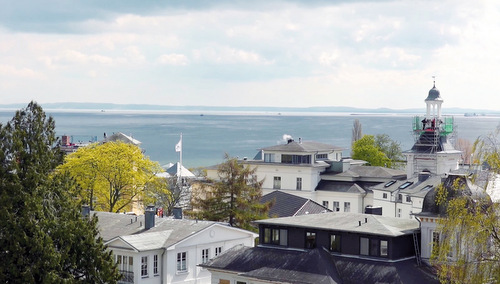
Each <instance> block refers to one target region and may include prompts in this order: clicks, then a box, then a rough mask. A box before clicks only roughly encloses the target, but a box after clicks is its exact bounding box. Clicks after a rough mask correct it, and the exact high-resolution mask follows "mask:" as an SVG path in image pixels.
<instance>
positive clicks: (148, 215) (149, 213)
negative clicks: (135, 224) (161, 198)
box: [144, 205, 156, 230]
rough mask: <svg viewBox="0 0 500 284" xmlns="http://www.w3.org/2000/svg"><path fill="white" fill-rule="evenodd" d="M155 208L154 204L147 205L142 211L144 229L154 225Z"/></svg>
mask: <svg viewBox="0 0 500 284" xmlns="http://www.w3.org/2000/svg"><path fill="white" fill-rule="evenodd" d="M155 215H156V208H155V207H154V205H148V207H146V212H145V213H144V218H145V220H144V229H146V230H149V229H151V228H153V227H154V226H155Z"/></svg>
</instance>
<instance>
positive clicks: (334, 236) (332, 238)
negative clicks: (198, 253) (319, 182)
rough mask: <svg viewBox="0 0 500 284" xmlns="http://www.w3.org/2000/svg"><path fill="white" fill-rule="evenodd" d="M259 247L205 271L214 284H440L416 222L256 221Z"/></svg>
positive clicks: (347, 216)
mask: <svg viewBox="0 0 500 284" xmlns="http://www.w3.org/2000/svg"><path fill="white" fill-rule="evenodd" d="M255 223H256V224H257V225H258V226H259V245H258V246H257V247H254V248H248V247H241V246H238V247H235V248H233V249H231V250H228V251H227V252H226V253H225V254H223V255H221V256H220V257H217V258H215V259H213V260H211V261H209V262H207V263H205V264H203V265H201V266H202V267H204V268H206V269H208V270H209V271H210V272H211V273H212V283H283V282H284V283H438V281H437V279H436V278H435V277H434V276H433V274H432V272H431V271H430V269H429V267H427V266H425V265H422V263H421V262H420V258H419V256H420V255H419V240H420V229H419V223H418V221H417V220H415V219H413V220H411V219H401V218H393V217H383V216H379V215H372V214H358V213H343V212H342V213H340V212H337V213H322V214H311V215H301V216H294V217H284V218H275V219H267V220H259V221H256V222H255Z"/></svg>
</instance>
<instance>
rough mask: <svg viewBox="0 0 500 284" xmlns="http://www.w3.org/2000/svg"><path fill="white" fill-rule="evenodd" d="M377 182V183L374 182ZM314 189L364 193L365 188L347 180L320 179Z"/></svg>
mask: <svg viewBox="0 0 500 284" xmlns="http://www.w3.org/2000/svg"><path fill="white" fill-rule="evenodd" d="M375 184H378V183H375ZM372 185H373V184H372ZM316 190H318V191H333V192H346V193H360V194H364V193H366V190H364V189H363V187H361V186H360V185H358V184H357V183H355V182H348V181H329V180H321V181H320V182H319V183H318V186H316Z"/></svg>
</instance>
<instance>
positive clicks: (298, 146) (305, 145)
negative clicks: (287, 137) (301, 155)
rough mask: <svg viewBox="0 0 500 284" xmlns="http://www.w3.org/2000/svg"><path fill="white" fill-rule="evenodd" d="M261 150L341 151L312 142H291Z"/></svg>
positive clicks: (328, 145)
mask: <svg viewBox="0 0 500 284" xmlns="http://www.w3.org/2000/svg"><path fill="white" fill-rule="evenodd" d="M262 150H264V151H280V152H317V151H332V150H342V148H340V147H336V146H333V145H330V144H325V143H320V142H313V141H303V142H296V141H291V142H289V143H287V144H280V145H275V146H271V147H266V148H262Z"/></svg>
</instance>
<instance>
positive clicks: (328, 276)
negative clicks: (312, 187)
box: [200, 246, 439, 284]
mask: <svg viewBox="0 0 500 284" xmlns="http://www.w3.org/2000/svg"><path fill="white" fill-rule="evenodd" d="M200 266H202V267H206V268H209V269H217V270H224V271H228V272H233V273H238V274H239V275H241V276H246V277H252V278H256V279H261V280H267V281H276V282H288V283H329V284H330V283H439V282H438V281H437V279H436V278H435V277H433V276H431V275H430V273H426V272H425V271H423V270H422V269H421V268H420V267H417V266H416V265H415V260H414V259H413V258H411V259H406V260H402V261H396V262H385V261H380V260H370V259H363V258H351V257H344V256H341V255H336V254H330V253H329V252H328V251H326V249H324V248H316V249H312V250H288V249H278V248H270V247H255V248H250V247H243V246H237V247H234V248H232V249H230V250H228V251H226V252H225V253H224V254H222V255H221V256H218V257H216V258H214V259H212V260H211V261H209V262H208V263H206V264H202V265H200Z"/></svg>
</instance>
